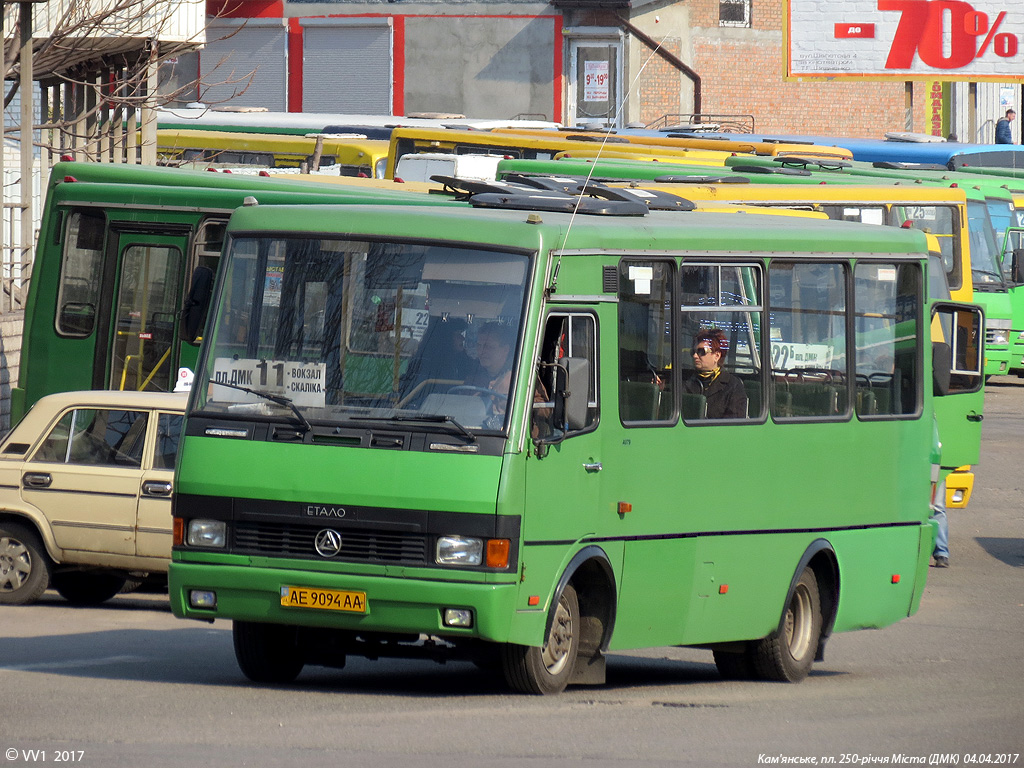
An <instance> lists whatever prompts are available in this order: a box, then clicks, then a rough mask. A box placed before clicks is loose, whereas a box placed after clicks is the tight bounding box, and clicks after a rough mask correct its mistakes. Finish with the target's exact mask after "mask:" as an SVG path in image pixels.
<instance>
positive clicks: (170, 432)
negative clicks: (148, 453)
mask: <svg viewBox="0 0 1024 768" xmlns="http://www.w3.org/2000/svg"><path fill="white" fill-rule="evenodd" d="M184 420H185V417H184V416H182V415H181V414H180V413H161V414H160V415H159V416H158V417H157V422H156V455H155V456H154V457H153V468H154V469H174V458H175V456H177V454H178V438H179V437H181V424H182V422H183V421H184Z"/></svg>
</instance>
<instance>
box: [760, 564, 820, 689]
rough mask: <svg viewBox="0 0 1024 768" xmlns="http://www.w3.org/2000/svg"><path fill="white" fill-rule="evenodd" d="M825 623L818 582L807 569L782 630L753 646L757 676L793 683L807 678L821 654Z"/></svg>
mask: <svg viewBox="0 0 1024 768" xmlns="http://www.w3.org/2000/svg"><path fill="white" fill-rule="evenodd" d="M821 621H822V619H821V596H820V594H819V592H818V579H817V578H816V577H815V575H814V571H813V570H812V569H811V568H804V571H803V573H801V574H800V579H799V580H798V581H797V583H796V586H795V587H794V588H793V593H792V595H791V596H790V598H789V603H788V605H787V606H786V612H785V614H784V616H783V617H782V623H781V625H780V626H779V628H778V629H777V630H775V631H774V632H772V634H770V635H768V637H766V638H764V639H762V640H758V641H756V642H755V643H753V647H752V649H751V651H752V652H751V656H752V661H753V664H754V670H755V672H756V674H757V676H758V677H759V678H761V679H762V680H776V681H779V682H789V683H798V682H800V681H801V680H803V679H804V678H805V677H807V674H808V673H809V672H810V671H811V665H812V664H813V663H814V656H815V654H816V653H817V649H818V638H819V637H820V636H821Z"/></svg>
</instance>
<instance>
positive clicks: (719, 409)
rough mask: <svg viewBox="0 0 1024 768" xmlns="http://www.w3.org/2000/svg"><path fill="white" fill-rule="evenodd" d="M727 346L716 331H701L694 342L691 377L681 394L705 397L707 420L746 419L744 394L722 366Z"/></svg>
mask: <svg viewBox="0 0 1024 768" xmlns="http://www.w3.org/2000/svg"><path fill="white" fill-rule="evenodd" d="M728 349H729V342H728V340H727V339H726V338H725V334H724V333H722V332H721V331H719V330H717V329H716V330H708V331H701V332H700V333H698V334H697V335H696V337H695V338H694V340H693V348H692V349H691V350H690V354H691V355H692V356H693V368H694V375H693V376H691V377H690V378H689V379H687V380H686V382H684V384H683V391H685V392H690V393H692V394H697V395H704V397H705V399H706V400H707V418H709V419H744V418H746V416H747V393H746V390H744V388H743V382H742V381H740V380H739V378H737V377H736V376H733V375H732V374H731V373H726V372H725V371H724V370H723V369H722V366H723V364H724V362H725V353H726V352H727V351H728Z"/></svg>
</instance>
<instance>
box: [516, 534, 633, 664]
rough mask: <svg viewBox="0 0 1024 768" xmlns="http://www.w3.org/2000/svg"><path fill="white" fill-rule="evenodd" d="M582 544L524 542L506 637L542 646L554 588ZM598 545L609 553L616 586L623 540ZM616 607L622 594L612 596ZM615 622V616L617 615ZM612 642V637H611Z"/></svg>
mask: <svg viewBox="0 0 1024 768" xmlns="http://www.w3.org/2000/svg"><path fill="white" fill-rule="evenodd" d="M583 546H585V545H584V544H579V543H577V544H576V545H575V546H573V547H571V548H570V547H566V546H564V545H561V544H545V545H532V546H531V545H530V544H528V543H527V544H525V545H524V546H523V566H522V570H521V577H520V584H519V597H518V601H517V603H516V615H515V618H514V619H513V620H512V627H511V629H510V630H509V637H508V641H509V642H510V643H518V644H519V645H533V646H538V647H539V646H541V645H543V644H544V640H545V635H544V630H545V626H546V624H547V617H548V614H549V613H550V611H551V604H552V601H553V599H554V594H555V589H556V588H557V587H558V583H559V581H560V580H561V577H562V575H563V574H564V573H565V570H566V567H567V566H568V565H569V563H570V561H571V560H572V558H573V557H574V556H575V554H576V553H577V552H579V550H580V549H581V548H582V547H583ZM600 549H601V550H603V551H604V553H605V554H606V555H607V556H608V562H609V563H610V565H611V567H612V571H613V573H614V575H615V586H616V589H617V588H618V585H619V584H620V582H621V578H622V567H623V563H622V560H623V543H622V542H620V541H607V542H601V544H600ZM532 599H538V600H539V602H538V604H537V605H536V606H530V601H531V600H532ZM613 599H615V600H617V602H616V608H617V610H621V609H622V607H623V605H624V603H623V602H622V598H621V595H615V596H613ZM616 626H618V617H616ZM613 642H614V638H613Z"/></svg>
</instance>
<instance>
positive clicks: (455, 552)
mask: <svg viewBox="0 0 1024 768" xmlns="http://www.w3.org/2000/svg"><path fill="white" fill-rule="evenodd" d="M483 557H484V542H483V539H473V538H467V537H464V536H442V537H440V538H439V539H438V540H437V555H436V558H435V559H436V560H437V563H438V564H439V565H480V563H482V562H483Z"/></svg>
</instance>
